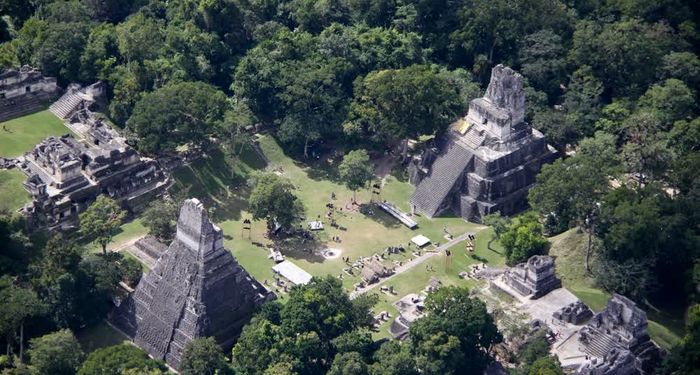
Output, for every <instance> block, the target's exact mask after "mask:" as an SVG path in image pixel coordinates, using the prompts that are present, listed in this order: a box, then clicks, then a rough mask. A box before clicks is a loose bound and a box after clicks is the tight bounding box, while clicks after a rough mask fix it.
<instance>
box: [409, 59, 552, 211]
mask: <svg viewBox="0 0 700 375" xmlns="http://www.w3.org/2000/svg"><path fill="white" fill-rule="evenodd" d="M439 143H440V145H439V146H440V147H439V150H426V151H425V152H424V153H423V154H422V155H420V156H417V157H416V158H414V159H413V160H412V162H411V163H410V164H409V180H410V181H411V183H412V184H414V185H417V186H416V191H415V192H414V193H413V196H412V197H411V207H415V209H416V211H418V212H420V213H422V214H423V215H426V216H428V217H434V216H438V215H440V214H441V213H443V212H445V211H448V210H451V211H453V212H454V213H455V214H457V215H459V216H461V217H463V218H464V219H466V220H473V221H480V220H481V218H482V217H483V216H485V215H488V214H490V213H493V212H496V211H499V212H501V213H502V214H504V215H510V214H513V213H516V212H517V211H519V210H521V209H522V208H523V207H524V206H525V204H526V199H527V192H528V190H529V189H530V187H531V186H532V185H533V184H534V182H535V176H536V175H537V173H539V171H540V168H541V166H542V164H544V163H548V162H551V161H552V160H554V158H555V157H556V151H555V150H554V148H552V147H551V146H549V145H547V143H546V142H545V139H544V135H543V134H542V133H540V132H539V131H537V130H536V129H533V128H532V127H530V125H529V124H528V123H527V122H525V92H524V91H523V77H522V76H521V75H520V74H518V73H516V72H514V71H513V70H512V69H510V68H507V67H504V66H503V65H497V66H496V67H494V68H493V70H492V72H491V81H490V82H489V86H488V89H487V90H486V94H485V95H484V97H482V98H477V99H474V100H472V102H471V103H470V104H469V111H468V113H467V116H466V117H464V118H461V119H459V120H458V121H456V122H455V123H454V124H452V125H451V126H450V129H449V130H448V132H447V135H446V136H445V137H444V138H443V139H442V140H440V142H439Z"/></svg>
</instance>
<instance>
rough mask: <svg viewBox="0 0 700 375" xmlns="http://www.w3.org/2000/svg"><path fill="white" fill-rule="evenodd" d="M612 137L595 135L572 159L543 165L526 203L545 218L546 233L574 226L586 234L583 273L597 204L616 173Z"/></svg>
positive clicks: (589, 251)
mask: <svg viewBox="0 0 700 375" xmlns="http://www.w3.org/2000/svg"><path fill="white" fill-rule="evenodd" d="M616 153H617V149H616V147H615V137H614V136H612V135H610V134H606V133H602V132H598V133H596V136H595V137H594V138H586V139H584V140H583V141H581V146H580V148H579V151H578V152H577V153H576V155H575V156H573V157H571V158H568V159H565V160H557V161H556V162H554V163H552V164H550V165H545V166H543V167H542V171H541V172H540V173H539V174H538V175H537V184H536V185H535V186H534V187H533V188H532V189H531V190H530V192H529V195H528V202H529V203H530V205H531V206H532V207H533V208H534V209H535V210H536V211H537V212H539V214H540V215H541V216H542V217H544V219H545V225H546V227H547V230H548V231H550V232H554V233H557V232H561V231H563V230H566V229H568V228H570V227H572V226H574V225H579V226H581V227H582V228H585V229H586V231H587V232H588V250H587V252H586V271H587V272H590V256H591V252H592V246H593V233H594V231H595V224H596V222H597V220H598V216H599V213H600V212H599V209H600V203H601V200H602V198H603V196H604V195H605V194H606V193H607V192H608V191H610V179H611V178H615V177H616V175H617V174H618V172H619V162H618V157H617V155H616Z"/></svg>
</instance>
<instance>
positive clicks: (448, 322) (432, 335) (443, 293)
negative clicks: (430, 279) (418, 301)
mask: <svg viewBox="0 0 700 375" xmlns="http://www.w3.org/2000/svg"><path fill="white" fill-rule="evenodd" d="M425 309H426V310H427V312H428V314H427V315H426V316H424V317H422V318H420V319H417V320H416V321H415V322H414V323H413V325H411V328H410V331H409V332H410V337H411V345H412V348H413V352H414V354H415V355H416V361H417V365H418V368H419V369H420V370H421V371H423V372H425V371H428V372H430V373H435V374H438V373H454V374H457V373H466V374H472V373H473V374H476V373H480V372H482V371H483V370H484V368H485V367H486V364H487V363H488V358H489V355H488V352H489V350H490V349H491V346H492V345H494V344H497V343H499V342H501V340H502V337H501V334H500V333H499V332H498V329H497V328H496V325H495V323H494V320H493V317H492V316H491V315H489V313H488V312H487V311H486V305H485V304H484V303H483V302H481V301H480V300H478V299H476V298H472V297H471V296H470V295H469V290H467V289H464V288H457V287H454V286H449V287H443V288H440V289H439V290H438V291H437V292H434V293H431V294H429V295H428V298H427V299H426V300H425ZM443 371H444V372H443Z"/></svg>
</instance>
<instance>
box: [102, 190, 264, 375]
mask: <svg viewBox="0 0 700 375" xmlns="http://www.w3.org/2000/svg"><path fill="white" fill-rule="evenodd" d="M274 298H275V295H274V294H273V293H272V292H270V291H268V290H267V289H266V288H265V287H264V286H262V285H261V284H260V283H259V282H258V281H257V280H255V279H254V278H253V277H251V276H250V275H249V274H248V272H246V270H245V269H243V267H241V266H240V265H239V264H238V262H237V261H236V259H235V258H234V257H233V255H232V254H231V252H230V251H229V250H227V249H225V248H224V246H223V232H222V231H221V229H220V228H219V227H217V226H216V225H214V224H213V223H212V222H211V221H210V220H209V217H208V215H207V212H206V210H205V209H204V206H203V205H202V204H201V203H200V202H199V201H198V200H197V199H188V200H186V201H185V203H184V204H183V206H182V208H181V209H180V217H179V219H178V221H177V234H176V236H175V239H174V240H173V242H172V243H171V244H170V246H169V247H168V249H167V250H166V251H165V252H163V254H162V255H161V256H160V258H159V259H158V262H157V263H156V266H155V267H154V268H153V269H152V270H151V272H149V273H148V274H147V275H146V276H144V277H143V278H142V279H141V281H140V282H139V284H138V286H137V287H136V290H135V292H134V293H132V294H130V295H129V296H128V297H127V298H126V299H125V300H124V301H123V302H122V303H121V304H120V305H119V306H118V307H117V309H116V311H115V312H114V313H113V316H112V321H113V322H114V324H115V326H117V327H118V328H120V329H121V330H122V331H123V332H124V333H126V334H127V335H128V336H129V337H131V338H132V339H133V340H134V343H136V345H138V346H139V347H141V348H142V349H144V350H145V351H147V352H148V353H149V354H150V355H151V356H152V357H153V358H157V359H163V360H165V361H166V362H167V363H168V364H169V365H170V366H172V367H173V368H176V369H177V368H178V367H179V365H180V360H181V356H182V350H183V349H184V348H185V346H186V345H187V344H188V343H189V342H191V341H192V340H194V339H196V338H199V337H208V336H212V337H214V338H215V339H216V341H217V342H218V343H219V345H221V346H222V347H223V348H224V350H229V349H231V347H233V344H234V343H235V340H236V339H237V338H238V336H239V335H240V332H241V330H242V328H243V326H244V325H245V324H246V323H247V322H248V321H249V320H250V318H251V317H252V315H253V313H254V312H255V310H256V308H257V307H258V306H260V305H261V304H262V303H264V302H265V301H268V300H271V299H274Z"/></svg>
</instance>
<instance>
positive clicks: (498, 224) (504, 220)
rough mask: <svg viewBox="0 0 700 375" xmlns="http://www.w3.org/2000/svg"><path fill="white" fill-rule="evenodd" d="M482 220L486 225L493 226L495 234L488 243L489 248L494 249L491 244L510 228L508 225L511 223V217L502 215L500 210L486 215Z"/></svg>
mask: <svg viewBox="0 0 700 375" xmlns="http://www.w3.org/2000/svg"><path fill="white" fill-rule="evenodd" d="M482 221H483V223H484V225H486V226H489V227H493V235H492V236H491V238H490V239H489V243H488V244H487V245H486V246H487V247H488V248H489V250H493V249H492V248H491V244H492V243H493V241H495V240H500V239H501V236H502V235H503V233H505V232H506V231H507V230H508V226H510V224H511V221H510V218H508V217H506V216H501V213H500V212H495V213H492V214H488V215H486V216H484V219H483V220H482Z"/></svg>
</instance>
